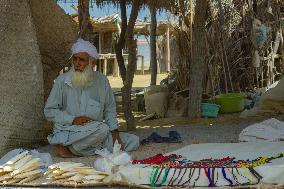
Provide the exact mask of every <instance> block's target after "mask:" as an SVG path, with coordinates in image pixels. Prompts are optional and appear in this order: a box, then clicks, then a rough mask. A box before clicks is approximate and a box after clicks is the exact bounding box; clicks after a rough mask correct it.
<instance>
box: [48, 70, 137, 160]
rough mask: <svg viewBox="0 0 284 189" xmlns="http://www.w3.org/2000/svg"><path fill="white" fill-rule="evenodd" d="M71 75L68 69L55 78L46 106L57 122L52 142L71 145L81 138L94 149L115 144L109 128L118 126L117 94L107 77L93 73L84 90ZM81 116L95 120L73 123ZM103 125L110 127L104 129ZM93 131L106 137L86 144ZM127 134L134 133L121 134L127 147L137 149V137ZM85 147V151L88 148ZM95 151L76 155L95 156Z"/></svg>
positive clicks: (50, 118) (49, 137) (78, 142)
mask: <svg viewBox="0 0 284 189" xmlns="http://www.w3.org/2000/svg"><path fill="white" fill-rule="evenodd" d="M71 74H72V72H71V71H69V72H67V73H64V74H62V75H60V76H58V77H57V78H56V80H55V82H54V85H53V88H52V90H51V93H50V96H49V97H48V99H47V102H46V105H45V108H44V114H45V116H46V118H47V120H49V121H52V122H53V123H54V130H53V133H52V134H51V135H49V136H48V141H49V143H50V144H63V145H64V146H70V147H72V144H76V146H78V144H81V143H80V142H81V141H82V142H83V143H82V145H83V146H87V147H88V146H89V147H88V148H92V149H94V148H98V149H101V148H104V147H108V148H110V146H111V147H112V144H110V143H112V139H111V134H110V131H112V130H115V129H117V128H118V121H117V114H116V104H115V100H114V95H113V92H112V90H111V87H110V84H109V81H108V79H107V78H106V76H104V75H103V74H102V73H100V72H94V74H93V82H92V83H91V85H90V86H89V87H87V88H86V89H84V90H81V89H77V88H74V87H72V83H71ZM79 116H87V117H90V118H91V119H93V120H95V121H93V122H91V123H88V124H86V125H84V126H78V125H72V122H73V120H74V118H75V117H79ZM102 127H103V128H106V127H107V128H108V130H106V129H101V128H102ZM101 132H104V133H101ZM94 134H99V135H100V136H103V135H105V137H96V138H97V139H98V140H96V139H92V140H87V141H90V142H92V143H95V144H86V137H91V136H92V137H93V136H94ZM125 135H131V134H127V133H121V134H120V136H121V139H122V141H123V142H124V143H125V145H126V146H129V147H128V149H126V150H127V151H130V150H134V149H136V148H137V147H138V145H139V139H138V137H136V136H135V135H131V137H129V136H125ZM96 136H98V135H96ZM126 138H127V140H126ZM137 140H138V141H137ZM73 147H74V146H73ZM72 149H73V148H72ZM80 149H82V146H81V147H80ZM82 150H85V151H86V149H82ZM90 150H91V149H90ZM109 150H110V149H109ZM73 151H74V149H73ZM85 151H84V152H85ZM93 151H94V150H92V152H88V153H85V154H81V153H80V152H78V153H77V154H81V155H93V154H92V153H93Z"/></svg>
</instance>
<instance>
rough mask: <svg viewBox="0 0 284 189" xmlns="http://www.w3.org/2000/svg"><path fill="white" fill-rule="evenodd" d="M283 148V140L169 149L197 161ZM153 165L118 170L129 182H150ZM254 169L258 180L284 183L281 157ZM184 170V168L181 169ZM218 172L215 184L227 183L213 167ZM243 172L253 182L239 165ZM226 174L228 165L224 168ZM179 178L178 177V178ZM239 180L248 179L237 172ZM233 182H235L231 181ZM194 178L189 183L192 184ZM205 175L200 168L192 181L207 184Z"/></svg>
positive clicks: (270, 152)
mask: <svg viewBox="0 0 284 189" xmlns="http://www.w3.org/2000/svg"><path fill="white" fill-rule="evenodd" d="M283 152H284V142H264V143H261V142H259V143H204V144H193V145H190V146H186V147H184V148H181V149H179V150H177V151H174V152H172V153H175V154H179V155H182V156H183V157H185V158H187V159H190V160H193V161H198V160H202V159H206V158H213V159H217V158H224V157H227V156H230V157H235V158H236V160H247V159H250V160H253V159H256V158H258V157H260V156H268V157H269V156H273V155H277V154H280V153H283ZM152 170H153V168H152V167H150V166H148V167H147V166H145V165H130V166H128V167H124V168H122V169H121V170H120V173H121V175H122V176H123V178H125V179H127V180H128V181H129V182H130V183H135V184H149V183H150V178H151V174H152ZM255 170H256V171H257V172H258V173H259V174H260V175H261V176H262V177H263V179H262V180H261V181H260V182H261V183H266V184H274V183H284V158H280V159H276V160H273V161H272V163H268V164H265V165H262V166H259V167H256V168H255ZM183 171H185V170H183ZM215 171H216V172H218V174H219V177H218V182H217V183H216V186H227V185H229V183H228V181H227V180H225V179H224V178H223V177H222V169H216V170H215ZM239 171H240V173H241V174H242V175H246V176H247V177H249V178H250V179H251V180H252V181H254V182H256V179H254V177H250V175H249V172H248V171H247V170H244V169H239ZM226 172H227V175H228V177H230V176H232V175H231V174H230V169H227V170H226ZM173 173H174V169H171V170H170V172H169V175H168V177H167V179H166V182H165V183H164V185H167V184H168V183H169V181H170V178H171V176H172V175H173ZM163 175H164V172H163V173H162V174H161V178H160V179H159V180H158V182H157V183H160V182H161V180H162V177H163ZM185 175H186V176H184V178H182V179H181V182H180V183H183V182H185V181H186V180H188V175H189V172H187V173H186V174H185ZM197 177H198V171H196V172H195V174H194V175H193V178H197ZM178 180H179V179H178ZM238 181H240V182H242V183H246V182H247V180H246V179H245V178H242V177H241V176H239V178H238ZM233 184H236V183H233ZM192 185H193V182H191V184H190V185H189V186H192ZM208 185H209V182H208V178H207V176H206V175H205V172H204V170H203V169H201V173H200V179H199V180H198V181H196V182H195V186H204V187H206V186H208Z"/></svg>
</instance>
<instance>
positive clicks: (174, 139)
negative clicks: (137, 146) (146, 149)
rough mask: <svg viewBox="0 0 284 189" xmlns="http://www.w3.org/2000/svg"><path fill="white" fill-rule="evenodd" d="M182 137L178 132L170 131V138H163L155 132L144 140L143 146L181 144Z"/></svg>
mask: <svg viewBox="0 0 284 189" xmlns="http://www.w3.org/2000/svg"><path fill="white" fill-rule="evenodd" d="M180 142H182V140H181V136H180V134H179V133H178V132H177V131H169V137H162V136H160V135H159V134H158V133H156V132H153V133H152V134H151V135H150V136H149V137H147V138H145V139H143V140H142V141H141V142H140V143H141V145H145V144H149V143H180Z"/></svg>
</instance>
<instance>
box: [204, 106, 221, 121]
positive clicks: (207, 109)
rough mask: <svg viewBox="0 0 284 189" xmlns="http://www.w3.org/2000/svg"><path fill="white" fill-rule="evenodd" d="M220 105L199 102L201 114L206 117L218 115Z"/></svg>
mask: <svg viewBox="0 0 284 189" xmlns="http://www.w3.org/2000/svg"><path fill="white" fill-rule="evenodd" d="M219 109H220V106H219V105H216V104H211V103H201V116H202V117H208V118H216V117H217V116H218V112H219Z"/></svg>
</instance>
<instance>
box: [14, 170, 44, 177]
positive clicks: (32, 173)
mask: <svg viewBox="0 0 284 189" xmlns="http://www.w3.org/2000/svg"><path fill="white" fill-rule="evenodd" d="M37 174H42V170H39V169H37V170H34V171H30V172H25V173H21V174H18V175H15V176H14V178H21V179H24V178H27V177H31V176H34V175H37Z"/></svg>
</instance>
